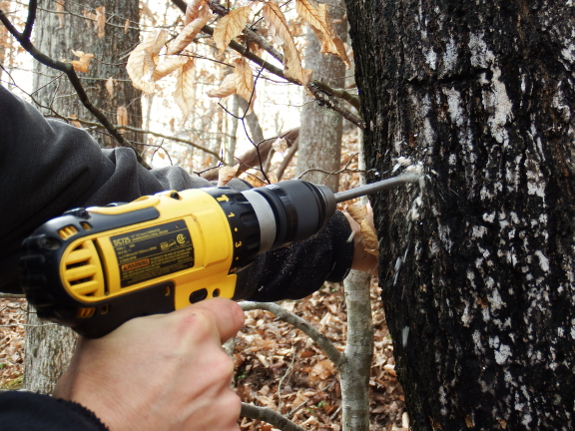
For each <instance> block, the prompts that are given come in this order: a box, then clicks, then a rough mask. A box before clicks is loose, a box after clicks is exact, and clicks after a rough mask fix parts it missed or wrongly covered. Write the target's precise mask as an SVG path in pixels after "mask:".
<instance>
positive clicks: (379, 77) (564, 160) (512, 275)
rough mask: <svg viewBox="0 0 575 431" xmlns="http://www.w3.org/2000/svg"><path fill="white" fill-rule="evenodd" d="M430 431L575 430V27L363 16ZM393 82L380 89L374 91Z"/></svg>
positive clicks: (385, 257) (565, 15)
mask: <svg viewBox="0 0 575 431" xmlns="http://www.w3.org/2000/svg"><path fill="white" fill-rule="evenodd" d="M348 11H349V19H350V29H351V35H352V39H353V46H354V52H355V60H356V66H357V75H356V76H357V81H358V86H359V88H360V94H361V96H362V116H363V120H364V121H365V123H366V129H365V141H364V145H365V148H366V151H367V153H368V156H367V159H368V164H369V177H370V178H371V179H372V180H374V179H377V178H379V175H381V176H386V175H387V174H388V173H389V172H392V171H394V170H395V169H397V168H399V167H400V166H405V165H408V164H409V165H411V166H412V167H416V168H417V169H420V168H421V169H422V170H423V172H425V175H426V177H425V184H422V185H421V186H420V188H413V189H411V190H410V191H408V192H407V193H405V192H400V191H394V192H390V193H387V194H386V195H384V196H378V197H377V198H376V199H374V203H375V214H376V217H377V218H378V222H377V225H378V226H379V235H380V237H381V244H382V246H381V262H380V264H381V267H380V274H381V280H382V287H383V298H384V303H385V311H386V315H387V318H388V322H389V324H390V330H391V333H392V336H393V339H394V346H395V353H396V358H397V368H398V373H399V376H400V381H401V382H402V385H403V387H404V390H405V391H406V402H407V406H408V411H409V414H410V418H411V424H412V427H413V429H416V430H423V429H444V430H445V429H465V428H472V429H482V430H495V429H565V430H566V429H570V428H572V427H573V408H574V406H573V399H574V397H573V395H574V389H573V384H572V382H573V376H574V363H575V362H574V359H575V358H574V351H573V349H572V345H573V340H574V338H575V326H574V323H575V320H574V312H573V294H574V285H573V272H572V271H573V270H572V268H573V253H574V249H573V240H574V238H573V233H574V232H573V222H574V219H573V216H574V207H573V194H572V191H573V186H574V183H573V162H572V157H573V156H572V145H573V117H572V109H573V100H574V99H573V95H574V94H573V74H572V73H573V72H572V71H573V60H574V59H575V57H574V56H573V55H572V52H573V45H572V40H573V39H572V34H573V33H572V31H573V25H574V23H575V22H574V15H573V9H572V7H571V5H570V4H561V5H560V4H559V3H556V2H547V1H543V2H537V3H532V4H526V3H524V2H520V1H505V2H488V3H477V2H470V1H462V2H443V1H432V2H425V3H422V2H416V1H394V0H391V1H381V2H380V1H371V2H357V1H354V0H350V1H348ZM374 78H375V79H374Z"/></svg>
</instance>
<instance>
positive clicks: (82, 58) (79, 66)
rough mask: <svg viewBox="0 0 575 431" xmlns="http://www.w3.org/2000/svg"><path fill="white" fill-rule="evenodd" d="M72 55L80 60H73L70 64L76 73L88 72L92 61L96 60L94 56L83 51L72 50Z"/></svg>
mask: <svg viewBox="0 0 575 431" xmlns="http://www.w3.org/2000/svg"><path fill="white" fill-rule="evenodd" d="M72 54H74V55H75V56H76V57H78V58H79V60H72V61H71V62H70V64H71V65H72V66H73V67H74V70H75V71H76V72H84V73H87V72H88V67H89V64H90V60H92V59H93V58H94V54H85V53H83V52H82V51H74V50H72Z"/></svg>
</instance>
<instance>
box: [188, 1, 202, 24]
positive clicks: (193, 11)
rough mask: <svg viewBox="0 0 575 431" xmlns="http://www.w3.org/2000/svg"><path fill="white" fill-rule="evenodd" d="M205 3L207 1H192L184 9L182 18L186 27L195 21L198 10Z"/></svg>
mask: <svg viewBox="0 0 575 431" xmlns="http://www.w3.org/2000/svg"><path fill="white" fill-rule="evenodd" d="M206 3H207V0H192V1H191V2H190V3H188V6H187V7H186V14H185V16H184V25H188V24H189V23H191V22H192V21H193V20H195V19H196V18H197V17H198V16H199V14H200V8H201V7H202V6H203V5H205V4H206Z"/></svg>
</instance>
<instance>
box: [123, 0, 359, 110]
mask: <svg viewBox="0 0 575 431" xmlns="http://www.w3.org/2000/svg"><path fill="white" fill-rule="evenodd" d="M254 3H257V4H259V5H261V4H262V2H250V4H249V5H247V6H241V7H238V8H236V9H232V10H231V11H230V12H229V13H227V14H226V15H225V16H222V17H220V18H219V19H218V21H217V23H216V25H215V28H214V32H213V43H215V45H216V48H217V49H218V51H219V55H220V56H222V55H223V54H224V53H225V51H226V50H227V48H228V46H229V44H230V43H231V41H232V40H233V39H234V38H236V37H238V36H239V35H241V34H242V32H243V30H244V28H245V27H246V25H248V23H249V20H250V17H251V16H252V9H254V7H253V4H254ZM296 11H297V13H298V14H299V15H300V16H301V17H302V18H303V19H304V20H305V21H306V22H308V23H309V24H310V26H311V27H312V28H313V30H314V32H315V34H316V35H317V37H318V39H319V40H320V41H321V45H322V52H323V53H329V54H334V55H337V56H339V57H340V58H341V59H342V60H343V61H344V62H345V64H346V65H347V66H348V67H349V58H348V57H347V54H346V50H345V47H344V45H343V42H342V41H341V39H340V38H339V37H338V36H337V34H336V32H335V29H334V26H333V24H332V22H331V20H330V18H329V14H328V8H327V5H325V4H319V3H317V2H315V0H297V1H296ZM261 14H262V16H263V18H264V20H265V23H266V24H267V26H266V27H267V28H265V29H264V30H265V31H263V32H262V33H266V34H267V35H268V36H270V37H271V39H272V40H274V41H277V42H278V43H279V44H281V47H282V50H283V54H284V60H283V63H284V74H285V76H286V77H287V78H288V79H291V80H294V81H297V82H299V83H301V84H302V85H303V86H308V84H309V83H310V80H311V75H312V71H311V70H309V69H305V68H304V67H303V66H302V60H301V56H300V53H299V51H298V48H297V45H296V43H295V41H294V36H293V33H294V30H293V28H291V27H290V25H289V23H288V20H287V19H286V16H285V15H284V13H283V11H282V9H281V7H280V6H279V5H278V4H277V3H275V2H273V1H268V2H263V8H262V9H261ZM212 18H214V15H213V14H212V13H211V10H210V7H209V4H208V0H192V1H191V2H190V3H189V4H188V6H187V9H186V13H185V16H184V20H183V23H184V27H183V29H182V30H181V31H180V33H179V34H178V35H177V36H176V37H175V38H174V39H173V40H172V41H171V42H169V43H168V38H169V35H168V32H167V31H166V30H160V31H158V32H155V33H151V34H149V35H148V36H147V37H146V38H145V40H144V41H143V42H142V43H141V44H139V45H138V46H137V47H136V48H135V49H134V51H132V53H131V54H130V56H129V58H128V64H127V71H128V75H129V76H130V79H131V80H132V82H133V85H134V86H135V87H136V88H138V89H140V90H142V91H143V92H144V93H146V94H153V93H154V92H155V91H156V82H157V81H158V80H160V79H162V78H164V77H166V76H168V75H171V74H174V76H176V79H177V83H176V90H175V93H174V97H175V100H176V103H177V104H178V106H179V107H180V109H181V110H182V113H183V114H184V117H187V116H188V114H189V112H190V109H191V106H192V104H193V101H194V97H193V94H194V91H193V89H194V85H195V83H194V79H193V73H192V71H193V59H192V56H193V55H194V54H193V50H192V49H191V44H192V42H193V41H194V40H195V39H196V37H197V36H198V34H199V33H200V31H201V30H202V28H204V26H205V25H206V24H208V23H209V22H210V21H211V20H212ZM231 63H232V66H233V72H232V73H230V74H228V75H227V76H225V78H224V79H223V81H222V82H221V84H220V85H219V86H218V87H217V88H214V89H213V90H211V91H209V92H208V96H209V97H216V98H224V97H228V96H231V95H233V94H237V95H239V96H240V97H242V98H243V99H245V100H246V101H251V102H253V100H254V77H253V72H252V70H251V67H250V64H249V62H248V61H247V60H246V59H245V58H243V57H241V58H235V59H232V60H231Z"/></svg>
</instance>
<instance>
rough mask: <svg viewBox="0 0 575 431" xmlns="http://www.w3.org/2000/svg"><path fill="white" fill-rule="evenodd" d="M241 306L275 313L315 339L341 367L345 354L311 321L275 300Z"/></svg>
mask: <svg viewBox="0 0 575 431" xmlns="http://www.w3.org/2000/svg"><path fill="white" fill-rule="evenodd" d="M240 306H241V307H242V310H244V311H248V310H266V311H269V312H270V313H273V314H274V315H275V316H276V317H277V318H278V319H280V320H283V321H284V322H288V323H290V324H291V325H293V326H295V327H296V328H297V329H299V330H300V331H302V332H304V333H305V334H307V335H308V336H309V337H310V338H311V339H312V340H314V341H315V342H316V343H317V344H318V345H319V346H320V347H321V348H322V350H323V351H324V352H325V354H326V356H327V357H328V358H329V359H330V360H331V361H332V362H333V363H334V364H335V366H336V367H338V368H339V366H340V364H341V362H342V359H343V356H342V354H341V353H340V351H339V350H337V348H336V347H335V346H334V345H333V343H332V342H331V341H330V340H329V338H327V337H326V336H325V335H324V334H322V333H321V332H320V331H318V330H317V329H316V328H315V327H314V326H313V325H311V324H310V323H309V322H306V321H305V320H304V319H302V318H301V317H299V316H296V315H295V314H294V313H292V312H291V311H288V310H286V309H285V308H282V307H280V306H279V305H277V304H274V303H273V302H250V301H244V302H240Z"/></svg>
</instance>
